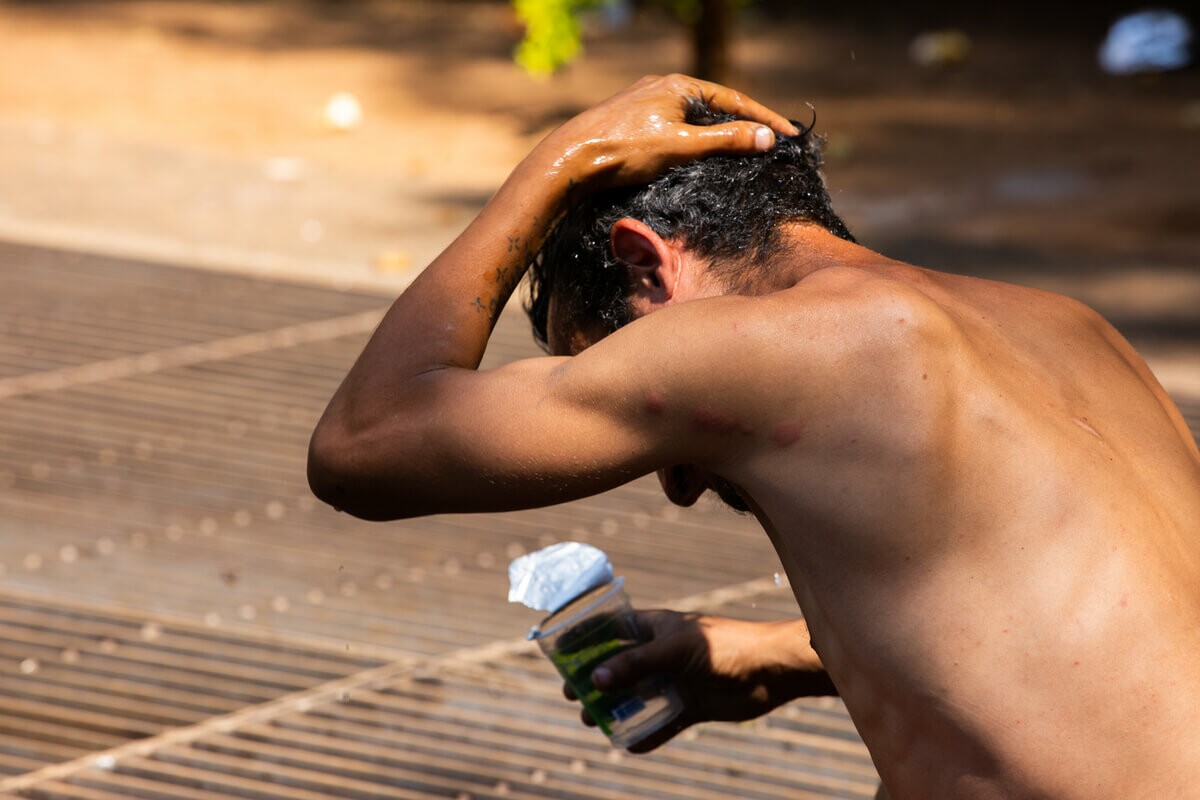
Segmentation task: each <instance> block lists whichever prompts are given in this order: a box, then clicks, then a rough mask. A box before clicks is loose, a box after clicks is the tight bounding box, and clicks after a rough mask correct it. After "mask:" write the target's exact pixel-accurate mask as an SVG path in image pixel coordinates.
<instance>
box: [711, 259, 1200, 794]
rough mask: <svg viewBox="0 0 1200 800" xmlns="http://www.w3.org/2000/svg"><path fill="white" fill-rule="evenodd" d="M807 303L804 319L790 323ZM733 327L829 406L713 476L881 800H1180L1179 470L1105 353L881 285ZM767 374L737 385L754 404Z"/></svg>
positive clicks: (900, 269)
mask: <svg viewBox="0 0 1200 800" xmlns="http://www.w3.org/2000/svg"><path fill="white" fill-rule="evenodd" d="M812 293H817V294H818V295H820V296H821V297H822V299H823V302H824V303H825V304H826V306H827V307H826V309H825V312H824V313H823V315H822V316H821V318H820V319H819V320H813V319H812V318H811V316H805V315H803V314H802V315H800V316H801V317H804V318H803V319H798V318H796V317H794V316H793V315H791V314H790V312H789V308H790V306H791V305H793V304H799V305H801V306H805V307H806V308H808V307H811V302H810V301H811V297H810V295H811V294H812ZM757 302H759V303H760V304H761V306H762V307H761V313H762V315H763V317H764V318H766V319H773V320H774V321H773V322H768V323H766V325H765V330H766V331H767V332H768V334H767V336H768V337H769V338H770V339H771V340H772V341H775V342H787V341H788V337H789V336H809V337H811V336H820V337H827V338H828V343H829V346H830V347H835V348H838V350H839V352H838V354H837V357H838V359H839V361H840V367H841V369H842V374H843V376H844V381H843V382H842V384H841V385H840V386H839V387H838V390H837V391H836V392H834V393H832V394H831V395H830V396H829V398H828V400H827V402H825V403H824V404H823V405H822V407H821V408H820V409H818V410H817V412H816V413H815V414H813V412H812V411H811V410H810V412H809V413H810V418H808V419H805V420H802V421H798V422H796V423H795V424H796V425H798V427H797V428H796V430H797V431H798V435H797V437H796V441H795V442H783V441H782V440H780V441H776V442H774V443H773V446H766V447H762V448H758V449H756V450H755V451H754V455H753V456H750V457H749V458H747V459H745V460H744V461H743V462H741V463H738V464H736V465H731V468H730V469H729V470H728V471H727V473H723V474H725V477H727V478H728V479H730V480H731V481H733V482H734V483H735V484H737V486H738V487H739V489H740V490H741V491H742V492H743V494H744V495H745V496H747V497H748V498H749V499H751V504H752V505H753V506H754V510H755V512H756V513H757V514H758V515H759V517H760V519H762V520H763V522H764V525H765V526H766V527H767V529H768V531H769V532H771V534H772V537H773V539H774V541H775V545H776V547H777V549H778V550H779V552H780V556H781V558H782V559H783V561H784V564H785V565H786V567H787V569H788V572H789V575H790V577H791V579H792V582H793V586H795V587H796V592H797V599H798V600H799V601H800V605H801V607H802V608H803V610H804V612H805V616H806V617H807V619H808V621H809V625H810V628H811V630H812V636H813V641H814V644H815V646H816V649H817V651H818V652H819V653H820V655H821V658H822V661H823V662H824V663H825V666H826V668H827V669H828V670H829V672H830V674H831V676H832V677H833V678H834V680H835V682H836V683H837V684H838V687H839V690H840V691H841V693H842V695H843V697H844V698H845V700H846V703H847V706H848V708H849V709H850V711H851V713H852V715H853V716H854V718H855V721H856V723H857V724H858V726H859V728H860V730H861V732H862V734H863V737H864V739H865V740H866V742H867V744H868V746H869V747H870V748H871V750H872V753H873V754H874V756H875V758H876V761H877V763H879V766H880V769H881V774H882V775H883V777H884V780H885V783H887V784H888V785H889V786H891V787H893V795H894V796H895V797H903V796H907V795H906V793H908V794H911V796H913V797H942V796H979V797H989V796H993V795H994V796H998V797H1001V796H1002V797H1019V796H1034V795H1036V796H1054V797H1081V798H1082V797H1089V798H1091V797H1097V796H1112V797H1117V796H1120V797H1134V796H1148V797H1149V796H1157V797H1165V796H1183V795H1182V793H1183V792H1185V791H1192V788H1191V787H1192V786H1193V784H1196V783H1197V781H1198V780H1200V742H1197V740H1196V737H1195V735H1194V733H1193V731H1195V730H1196V729H1198V728H1200V457H1198V456H1197V452H1196V448H1195V445H1194V443H1193V442H1192V440H1191V437H1190V434H1189V433H1188V432H1187V430H1186V427H1185V426H1184V425H1183V422H1182V420H1181V419H1180V418H1179V416H1178V412H1176V411H1175V410H1174V408H1173V407H1172V406H1170V404H1169V401H1167V402H1164V400H1165V396H1164V395H1163V394H1162V390H1161V388H1160V387H1158V386H1157V384H1156V383H1155V382H1154V380H1153V378H1152V377H1151V376H1150V374H1149V372H1148V370H1147V369H1146V367H1145V365H1144V364H1143V363H1142V362H1141V360H1140V359H1139V358H1138V357H1137V356H1136V355H1135V354H1134V353H1133V352H1132V350H1130V349H1129V347H1128V345H1127V344H1126V343H1125V342H1124V341H1123V340H1122V339H1121V338H1120V337H1119V335H1117V334H1116V333H1115V332H1114V331H1113V330H1112V329H1111V327H1110V326H1108V325H1107V323H1105V322H1104V321H1103V320H1101V319H1100V318H1099V317H1098V316H1097V315H1095V314H1094V313H1092V312H1091V311H1089V310H1087V309H1086V308H1083V307H1082V306H1080V305H1079V304H1077V303H1074V302H1073V301H1070V300H1067V299H1065V298H1062V297H1058V296H1055V295H1049V294H1046V293H1042V292H1037V291H1034V290H1030V289H1023V288H1020V287H1015V286H1009V285H1004V284H996V283H992V282H987V281H980V280H975V279H970V278H963V277H957V276H950V275H942V274H938V273H932V272H928V271H924V270H918V269H915V268H911V267H907V266H902V265H894V264H889V265H887V266H885V267H881V268H879V269H870V270H858V269H840V268H833V269H827V270H822V271H820V272H817V273H814V274H813V275H810V276H809V277H808V278H806V279H805V280H803V281H801V282H800V283H799V284H797V285H796V286H795V287H794V288H791V289H788V290H785V291H783V292H781V293H777V294H775V295H770V296H767V297H764V298H760V299H759V300H758V301H757ZM771 331H773V332H774V335H773V336H772V335H771V333H770V332H771ZM847 342H851V343H852V344H850V345H847ZM753 346H754V345H753V344H751V345H750V347H753ZM789 359H790V354H789V348H788V345H787V344H786V343H785V344H784V345H783V346H782V347H780V348H778V350H777V352H776V354H775V355H774V356H770V357H768V358H767V359H766V360H765V361H763V362H761V363H760V364H759V367H760V368H762V369H765V370H772V371H774V372H775V374H774V375H772V376H771V378H770V379H769V380H765V381H763V383H764V385H766V386H769V387H773V389H772V391H773V392H775V393H779V394H787V393H788V392H792V391H795V389H796V387H795V386H792V385H789V382H788V380H787V379H786V378H785V377H784V375H786V373H787V371H788V370H789ZM768 362H771V363H768ZM781 373H782V374H781ZM764 403H765V404H766V405H778V400H777V398H776V399H767V400H764ZM773 413H774V414H775V416H772V417H771V418H772V419H774V418H776V417H777V416H778V414H777V412H773ZM762 421H763V422H766V419H765V418H764V420H762ZM752 424H753V423H752ZM801 430H802V433H799V431H801Z"/></svg>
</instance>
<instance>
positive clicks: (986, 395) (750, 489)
mask: <svg viewBox="0 0 1200 800" xmlns="http://www.w3.org/2000/svg"><path fill="white" fill-rule="evenodd" d="M698 95H703V97H704V98H705V99H706V100H707V102H708V105H709V106H710V107H711V108H712V109H714V110H715V111H718V112H728V113H730V114H734V115H736V116H737V117H739V118H741V119H742V121H737V122H727V123H721V124H715V125H707V126H697V125H692V124H688V123H687V122H685V117H684V114H685V110H686V109H687V108H688V107H689V104H690V102H691V98H694V97H696V96H698ZM807 138H808V137H807V136H806V134H805V132H802V131H798V130H797V129H796V128H795V127H794V126H793V125H792V124H791V123H789V122H788V121H787V120H785V119H784V118H782V117H780V116H779V115H777V114H775V113H774V112H772V111H770V110H768V109H766V108H764V107H763V106H761V105H759V104H757V103H755V102H753V101H751V100H750V99H749V98H747V97H745V96H744V95H740V94H738V93H736V92H733V91H731V90H729V89H726V88H723V87H720V86H716V85H712V84H705V83H702V82H699V81H695V80H692V79H689V78H683V77H681V76H672V77H668V78H647V79H644V80H642V81H641V82H639V83H637V84H635V85H634V86H633V87H631V88H630V89H628V90H626V91H625V92H622V93H621V94H618V95H616V96H615V97H613V98H611V99H609V100H607V101H605V102H604V103H602V104H600V105H599V106H596V107H595V108H593V109H591V110H589V111H587V112H584V113H583V114H581V115H580V116H578V117H576V118H575V119H573V120H571V121H570V122H568V123H566V124H565V125H563V126H562V127H561V128H559V129H558V130H556V131H555V132H554V133H552V134H550V135H549V136H548V137H547V138H546V139H545V140H543V141H542V142H541V143H540V144H539V145H538V146H537V147H536V148H535V149H534V150H533V151H532V153H531V154H530V155H529V156H528V157H527V158H526V159H525V160H524V161H523V162H522V163H521V164H520V165H519V166H518V167H517V168H516V169H515V170H514V172H513V173H512V175H511V176H510V178H509V179H508V181H507V182H506V183H505V184H504V186H503V187H502V188H501V189H500V191H499V192H498V193H497V194H496V196H495V197H494V198H493V199H492V201H491V202H490V203H489V204H488V205H487V207H486V208H485V209H484V210H483V211H482V212H481V213H480V215H479V217H478V218H477V219H476V220H475V221H474V222H473V223H472V224H471V225H470V226H469V227H468V228H467V230H466V231H465V232H464V233H463V234H462V235H461V236H460V237H459V238H458V240H457V241H455V242H454V243H453V244H452V245H451V246H450V247H449V248H448V249H447V250H446V251H445V252H444V253H443V254H442V255H441V256H440V257H439V258H438V259H437V260H436V261H435V262H434V263H433V264H431V265H430V266H429V267H428V268H427V269H426V270H425V271H424V272H423V273H422V274H421V275H420V276H419V277H418V278H417V279H416V280H415V281H414V282H413V284H412V285H411V287H410V288H409V289H408V290H407V291H405V293H404V294H403V295H402V296H401V297H400V298H399V299H398V300H397V301H396V303H395V305H394V306H393V307H392V309H391V310H390V312H389V313H388V315H387V316H386V318H385V319H384V320H383V322H382V323H381V325H380V327H379V329H378V330H377V331H376V332H375V334H374V336H373V337H372V339H371V340H370V342H369V343H368V344H367V346H366V348H365V349H364V351H363V353H362V355H361V356H360V357H359V359H358V361H357V363H356V364H355V365H354V367H353V368H352V369H351V370H350V373H349V374H348V375H347V377H346V379H345V381H344V383H343V384H342V386H341V387H340V388H339V389H338V391H337V393H336V395H335V396H334V398H333V399H332V401H331V403H330V406H329V409H328V410H327V411H326V413H325V416H324V417H323V418H322V420H321V422H320V424H319V426H318V428H317V430H316V432H315V433H314V436H313V442H312V448H311V453H310V462H309V475H310V481H311V483H312V486H313V489H314V491H315V492H316V493H317V494H318V495H319V496H320V497H321V498H323V499H324V500H326V501H327V502H329V503H331V504H333V505H334V506H336V507H338V508H342V509H345V510H347V511H349V512H350V513H352V514H355V515H357V516H360V517H364V518H367V519H392V518H400V517H410V516H416V515H421V514H434V513H440V512H451V511H453V512H462V511H499V510H508V509H515V508H521V507H529V506H537V505H545V504H550V503H557V502H560V501H564V500H569V499H572V498H577V497H582V496H585V495H590V494H595V493H598V492H602V491H604V490H606V489H609V488H611V487H614V486H617V485H619V484H622V483H625V482H627V481H629V480H632V479H634V478H637V477H639V476H642V475H645V474H647V473H650V472H653V471H656V470H657V471H659V476H660V478H661V479H662V481H663V486H664V489H665V491H666V493H667V495H668V496H669V497H670V498H671V499H672V500H674V501H676V502H678V503H681V504H684V505H687V504H690V503H692V502H694V501H695V499H696V498H697V497H698V496H699V495H700V494H701V493H702V492H703V491H705V490H706V489H709V488H712V489H717V490H719V491H720V493H721V494H722V496H724V497H725V498H726V499H728V500H729V501H730V502H731V503H733V504H734V505H739V504H744V505H745V506H747V507H749V509H751V510H752V511H753V513H754V514H755V516H756V517H757V518H758V520H759V521H760V522H761V524H762V525H763V527H764V529H765V530H766V532H767V534H768V535H769V536H770V538H771V540H772V542H773V544H774V546H775V548H776V550H777V551H778V553H779V556H780V559H781V560H782V562H783V565H784V567H785V568H786V570H787V573H788V577H789V578H790V581H791V584H792V586H793V587H794V591H795V594H796V599H797V601H798V602H799V605H800V608H801V610H802V612H803V614H804V618H805V622H795V623H779V624H772V625H752V624H750V623H735V622H732V621H725V620H717V619H707V618H693V617H687V616H683V615H675V614H671V613H669V612H661V613H658V614H650V615H647V620H648V621H649V622H650V623H651V624H652V627H653V628H654V630H655V633H656V639H655V641H654V642H651V643H650V644H649V645H646V646H644V647H642V648H640V649H638V650H633V651H629V653H627V654H625V655H623V656H620V657H618V658H616V659H613V660H612V661H611V662H610V663H609V664H608V665H606V667H603V668H602V669H601V672H600V674H599V675H598V676H597V679H598V680H600V681H604V680H607V681H608V682H609V684H610V685H613V684H619V683H621V682H624V681H627V680H629V679H630V678H631V676H632V675H634V674H636V673H639V672H644V671H646V670H655V669H664V670H668V671H672V672H674V673H676V677H677V679H679V680H681V681H682V682H683V683H684V686H685V688H686V689H690V690H692V694H691V698H690V699H691V702H692V705H691V708H690V711H689V717H688V718H687V719H686V720H685V722H687V723H690V722H694V721H697V720H699V719H705V718H721V719H730V718H745V717H748V716H752V715H754V714H758V713H763V712H765V711H767V710H769V709H770V708H772V707H774V706H775V705H778V704H779V703H780V702H784V701H786V700H788V699H790V698H791V697H795V696H798V695H801V694H806V693H811V692H815V691H823V690H826V689H829V688H830V687H829V686H828V685H827V682H826V681H825V679H824V678H823V677H822V673H821V672H820V670H821V668H822V665H823V667H824V669H825V670H826V671H827V674H828V677H829V679H831V680H832V684H833V685H834V686H836V689H837V691H838V692H839V693H840V695H841V696H842V698H843V699H844V700H845V703H846V707H847V709H848V710H849V712H850V715H851V716H852V718H853V719H854V722H855V724H856V725H857V727H858V729H859V731H860V733H861V734H862V737H863V740H864V741H865V742H866V745H867V747H868V748H869V749H870V752H871V755H872V757H873V759H874V761H875V763H876V766H877V768H878V770H879V773H880V776H881V778H882V780H883V784H884V786H885V787H886V788H887V791H889V792H890V794H891V795H892V797H893V798H896V800H901V799H903V798H917V799H918V800H923V799H925V798H980V799H983V798H988V799H989V800H990V799H991V798H1063V799H1067V798H1079V800H1094V799H1095V798H1102V797H1103V798H1122V800H1125V799H1128V798H1153V799H1155V800H1158V799H1160V798H1184V797H1200V788H1198V787H1200V452H1198V451H1197V448H1196V444H1195V442H1194V440H1193V439H1192V437H1191V435H1190V433H1189V432H1188V430H1187V428H1186V427H1185V425H1184V422H1183V420H1182V418H1181V416H1180V414H1179V413H1178V411H1177V410H1176V409H1175V408H1174V406H1173V405H1172V403H1171V401H1170V400H1169V399H1168V398H1167V396H1166V394H1165V393H1164V392H1163V390H1162V388H1161V387H1160V386H1159V385H1158V383H1157V382H1156V381H1155V379H1154V377H1153V376H1152V375H1151V373H1150V371H1149V370H1148V369H1147V367H1146V365H1145V364H1144V363H1143V362H1142V360H1141V359H1140V358H1139V357H1138V356H1137V355H1136V354H1135V353H1134V352H1133V350H1132V349H1131V348H1130V346H1129V345H1128V344H1127V343H1126V342H1125V341H1124V340H1123V339H1122V338H1121V337H1120V335H1118V334H1117V332H1116V331H1115V330H1114V329H1113V328H1112V327H1111V326H1109V325H1108V324H1107V323H1106V322H1105V321H1104V320H1103V319H1101V318H1100V317H1099V316H1098V315H1096V314H1095V313H1094V312H1092V311H1091V310H1089V309H1088V308H1086V307H1084V306H1082V305H1081V304H1079V303H1077V302H1074V301H1072V300H1069V299H1067V298H1064V297H1060V296H1056V295H1052V294H1048V293H1045V292H1041V291H1035V290H1031V289H1026V288H1021V287H1017V286H1010V285H1004V284H999V283H994V282H989V281H983V280H977V279H973V278H967V277H961V276H956V275H947V274H941V273H937V272H933V271H930V270H926V269H921V268H918V267H915V266H912V265H908V264H903V263H899V262H896V261H892V260H890V259H887V258H885V257H883V256H881V255H879V254H877V253H873V252H871V251H869V250H867V249H865V248H862V247H860V246H858V245H856V244H854V243H853V242H852V241H851V240H850V238H849V234H847V233H844V231H843V230H841V229H839V227H838V226H840V221H837V220H836V217H832V216H830V217H828V218H816V219H811V218H806V217H805V216H803V215H800V214H791V213H787V214H784V219H782V220H781V221H779V222H777V223H776V224H773V226H772V227H773V229H774V230H775V232H776V233H775V234H773V235H772V236H773V238H772V236H768V237H767V238H766V239H761V240H760V241H759V242H758V243H757V244H754V245H753V246H748V247H746V248H743V249H741V250H738V249H737V243H736V242H734V243H733V250H732V251H731V250H730V246H729V243H728V242H726V243H724V244H722V243H721V242H719V241H717V242H716V243H715V244H714V243H713V241H710V240H707V239H705V240H701V239H699V238H696V237H693V240H689V238H688V235H687V234H686V233H678V234H672V233H669V232H668V233H664V232H663V231H664V230H667V229H668V228H669V225H668V226H667V227H664V223H663V220H661V219H656V218H655V219H637V218H633V217H619V218H618V219H616V220H615V221H612V224H611V225H610V226H608V227H607V228H606V229H604V230H603V231H602V236H604V237H607V242H606V243H605V247H606V249H608V250H609V255H610V256H611V259H610V260H611V264H610V266H612V267H614V269H608V270H606V271H605V270H602V272H604V273H605V274H606V275H608V276H609V277H607V278H601V279H599V280H600V283H601V284H603V282H604V280H609V283H610V284H611V285H610V287H609V290H608V294H609V295H613V294H614V291H615V295H616V296H617V297H616V299H617V300H618V301H619V302H617V303H615V304H614V303H611V302H609V301H610V300H612V299H613V298H612V297H608V298H607V299H605V298H603V297H598V298H596V299H595V303H591V301H590V300H588V298H587V297H582V298H581V295H580V291H579V290H578V288H576V290H574V291H572V290H571V288H570V287H571V285H572V280H571V279H572V278H573V277H574V275H575V271H576V270H579V271H582V270H584V269H585V267H586V265H585V264H583V263H582V262H581V263H578V264H577V263H575V261H576V260H580V259H578V258H577V257H576V256H571V257H570V258H569V259H567V262H566V263H558V262H556V263H553V264H548V263H546V257H547V253H543V254H542V255H543V260H542V263H541V264H540V266H539V270H540V272H541V274H540V275H539V276H538V278H539V281H538V286H536V287H535V289H537V290H540V295H539V296H540V297H541V298H542V300H540V301H536V302H535V303H534V305H535V308H534V309H533V310H534V319H535V323H537V322H539V317H540V322H541V324H542V326H543V328H542V329H543V330H544V332H545V337H546V339H547V341H548V343H549V346H550V348H551V350H552V351H553V352H556V353H558V354H559V355H558V356H556V357H547V358H535V359H528V360H523V361H518V362H515V363H512V364H509V365H506V366H504V367H501V368H499V369H495V370H490V371H483V372H481V371H478V370H477V367H478V365H479V361H480V358H481V356H482V355H483V351H484V348H485V346H486V344H487V340H488V337H489V335H490V333H491V329H492V325H493V323H494V322H495V318H496V316H497V314H498V312H499V310H500V309H501V308H502V307H503V306H504V303H505V301H506V300H507V299H508V297H509V294H510V292H511V291H512V290H513V288H514V286H515V285H516V283H517V281H518V280H519V278H520V277H521V275H522V273H523V272H524V271H525V269H526V265H527V264H528V262H529V261H530V260H531V258H533V256H534V254H535V253H537V252H538V251H539V250H540V249H541V248H542V246H543V242H544V240H545V238H546V236H547V228H548V227H549V226H550V223H552V221H555V220H556V219H557V218H558V217H559V216H560V215H561V214H562V212H563V211H564V209H568V208H570V209H574V208H576V207H578V206H580V205H582V204H586V203H592V202H598V200H597V199H598V198H599V199H601V200H604V202H608V201H607V199H605V198H608V197H609V196H610V195H611V194H612V193H613V192H614V191H616V192H617V193H618V194H621V192H622V187H644V186H646V185H648V184H651V183H652V182H653V181H656V179H657V180H660V181H661V180H667V179H668V178H669V176H670V175H672V174H675V173H679V172H681V170H684V169H687V168H690V167H691V166H692V165H693V164H705V163H707V162H709V161H713V162H716V161H717V160H718V159H719V158H727V157H729V155H730V154H732V155H736V156H738V157H741V158H745V159H748V160H755V159H758V160H769V159H772V158H775V157H776V155H775V154H777V153H782V152H784V150H785V149H786V148H785V146H792V145H794V144H795V143H796V142H800V143H801V145H800V146H801V149H803V146H804V145H803V143H804V142H805V141H806V140H807ZM789 143H791V144H789ZM717 154H724V155H720V156H718V155H717ZM714 156H716V157H715V158H714ZM679 165H685V166H683V167H680V169H674V170H671V171H670V172H668V170H669V169H670V168H672V167H676V166H679ZM810 166H812V164H810ZM767 173H768V178H767V180H768V181H769V180H770V170H768V171H767ZM660 176H662V177H661V178H660ZM653 185H658V184H657V183H656V184H653ZM780 185H782V186H784V188H786V186H787V185H791V184H788V183H787V181H783V182H782V184H780ZM727 188H728V190H729V191H730V192H737V191H738V187H737V186H730V187H727ZM778 188H779V187H778V186H777V187H776V189H773V190H772V191H776V190H777V189H778ZM795 191H796V192H797V193H798V194H812V193H813V191H814V189H813V186H812V185H811V183H805V182H804V181H800V182H799V183H796V184H795ZM756 192H757V189H755V190H754V191H751V192H749V193H748V194H747V195H746V196H744V197H736V196H733V195H731V196H730V199H729V200H728V204H729V206H730V207H731V208H733V209H735V210H736V209H737V208H740V207H741V204H743V203H752V202H753V201H754V197H753V195H755V194H756ZM820 193H821V194H824V191H823V189H821V190H820ZM707 213H708V212H706V211H704V210H703V209H702V210H701V211H700V212H699V213H698V214H697V215H696V216H697V217H698V218H699V221H700V222H703V221H704V220H703V217H705V216H706V214H707ZM817 216H818V217H819V216H820V215H817ZM695 221H696V220H693V222H695ZM751 222H753V221H751ZM564 224H565V223H564ZM604 224H605V225H608V222H604ZM684 228H685V229H686V226H684ZM560 229H561V226H560ZM718 238H719V237H718ZM560 239H561V237H560ZM568 244H569V243H568ZM567 249H568V250H570V248H569V247H568V248H567ZM547 252H548V253H551V254H552V253H553V252H554V250H553V248H551V250H550V251H547ZM730 252H732V255H729V253H730ZM714 253H716V254H717V255H713V254H714ZM721 253H726V255H720V254H721ZM613 274H615V275H617V276H618V278H617V282H616V283H615V284H612V282H611V275H613ZM555 275H557V276H558V277H554V276H555ZM562 276H566V277H565V278H564V277H562ZM585 285H586V284H585ZM613 286H615V287H616V289H615V290H614V289H613V288H612V287H613ZM601 306H605V307H606V308H607V309H608V310H607V311H600V312H598V311H595V308H599V307H601ZM614 309H615V310H614ZM625 323H628V324H625ZM614 329H615V332H611V333H610V331H614ZM810 638H811V647H810V646H809V642H810ZM818 654H819V656H818ZM658 743H659V742H657V741H656V742H652V743H650V745H651V746H653V745H657V744H658Z"/></svg>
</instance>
